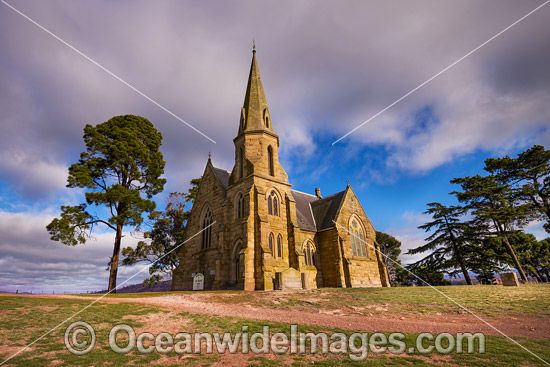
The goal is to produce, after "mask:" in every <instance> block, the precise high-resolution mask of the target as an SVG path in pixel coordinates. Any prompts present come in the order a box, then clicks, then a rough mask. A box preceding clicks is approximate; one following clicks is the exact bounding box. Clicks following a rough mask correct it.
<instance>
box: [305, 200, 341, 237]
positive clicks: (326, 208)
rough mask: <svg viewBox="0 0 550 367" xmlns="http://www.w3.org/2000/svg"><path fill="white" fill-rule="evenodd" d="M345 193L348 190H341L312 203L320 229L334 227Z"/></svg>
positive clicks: (318, 228)
mask: <svg viewBox="0 0 550 367" xmlns="http://www.w3.org/2000/svg"><path fill="white" fill-rule="evenodd" d="M345 193H346V190H344V191H340V192H338V193H336V194H333V195H330V196H327V197H324V198H322V199H319V200H317V201H314V202H312V203H311V210H312V211H313V216H314V217H315V222H316V223H317V230H318V231H321V230H323V229H327V228H330V227H334V223H333V222H332V221H333V220H335V219H336V215H337V214H338V209H340V206H341V205H342V201H343V200H344V194H345Z"/></svg>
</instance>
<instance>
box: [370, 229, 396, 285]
mask: <svg viewBox="0 0 550 367" xmlns="http://www.w3.org/2000/svg"><path fill="white" fill-rule="evenodd" d="M376 242H377V243H378V245H379V246H380V251H381V252H382V253H383V254H384V255H386V256H382V260H383V261H384V264H385V265H386V269H387V270H388V276H389V278H390V283H391V285H393V286H395V285H398V283H399V281H398V277H397V273H398V271H399V270H398V269H399V268H401V260H399V259H398V257H399V255H400V254H401V242H400V241H399V240H398V239H397V238H395V237H393V236H391V235H389V234H387V233H384V232H376Z"/></svg>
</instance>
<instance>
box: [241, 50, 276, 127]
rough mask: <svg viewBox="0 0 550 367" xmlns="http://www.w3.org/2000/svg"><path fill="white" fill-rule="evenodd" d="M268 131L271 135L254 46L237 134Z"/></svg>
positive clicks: (270, 125)
mask: <svg viewBox="0 0 550 367" xmlns="http://www.w3.org/2000/svg"><path fill="white" fill-rule="evenodd" d="M258 130H268V131H271V132H272V133H273V125H272V124H271V116H270V115H269V109H268V107H267V100H266V98H265V93H264V87H263V85H262V79H261V77H260V68H259V67H258V61H257V60H256V45H254V46H253V49H252V64H251V65H250V74H249V76H248V84H247V86H246V94H245V96H244V104H243V108H242V109H241V118H240V124H239V134H241V133H242V132H245V131H258Z"/></svg>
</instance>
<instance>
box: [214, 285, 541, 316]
mask: <svg viewBox="0 0 550 367" xmlns="http://www.w3.org/2000/svg"><path fill="white" fill-rule="evenodd" d="M436 288H437V289H438V290H439V291H441V292H442V293H444V294H446V295H447V296H449V297H450V298H452V299H454V300H455V301H456V302H458V303H459V304H461V305H464V306H465V307H466V308H468V309H469V310H471V311H472V312H474V313H476V314H479V315H485V316H502V315H525V314H527V315H534V316H550V284H530V285H523V286H521V287H502V286H444V287H436ZM266 294H267V295H266ZM207 297H208V299H209V300H210V301H212V302H222V303H235V304H241V303H247V304H251V305H255V306H263V307H270V308H283V309H295V310H303V311H306V310H309V311H312V310H313V311H316V310H323V309H324V310H333V309H341V308H349V309H351V310H353V311H354V312H359V313H363V314H377V313H378V314H381V313H384V314H386V313H393V314H403V313H413V314H415V313H416V314H445V313H462V312H464V310H463V309H462V308H460V307H459V306H457V305H456V304H455V303H453V302H452V301H450V300H449V299H447V298H445V297H444V296H443V295H441V294H439V293H438V292H435V291H434V290H433V289H431V288H429V287H408V288H321V289H315V290H309V291H301V292H292V293H288V292H287V293H278V292H254V293H232V294H223V295H222V294H215V293H211V294H208V295H207Z"/></svg>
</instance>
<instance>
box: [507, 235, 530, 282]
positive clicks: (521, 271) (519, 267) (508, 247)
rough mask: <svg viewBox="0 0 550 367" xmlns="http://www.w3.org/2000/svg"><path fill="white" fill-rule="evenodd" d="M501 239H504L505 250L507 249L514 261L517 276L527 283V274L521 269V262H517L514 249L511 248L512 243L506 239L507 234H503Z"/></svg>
mask: <svg viewBox="0 0 550 367" xmlns="http://www.w3.org/2000/svg"><path fill="white" fill-rule="evenodd" d="M502 240H503V241H504V245H505V246H506V250H508V255H510V257H511V258H512V261H513V262H514V265H515V266H516V269H517V270H518V272H519V276H520V278H521V280H522V281H523V282H524V283H527V276H526V275H525V272H524V271H523V268H522V266H521V264H520V263H519V260H518V258H517V256H516V253H515V252H514V249H513V248H512V245H510V242H509V241H508V236H506V235H504V236H503V237H502Z"/></svg>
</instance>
